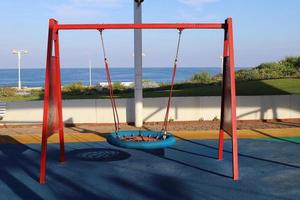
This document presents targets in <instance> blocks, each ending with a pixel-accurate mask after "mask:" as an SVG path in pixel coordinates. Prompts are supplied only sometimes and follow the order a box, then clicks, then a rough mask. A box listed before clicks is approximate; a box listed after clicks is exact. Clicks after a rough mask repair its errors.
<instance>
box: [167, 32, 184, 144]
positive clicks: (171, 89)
mask: <svg viewBox="0 0 300 200" xmlns="http://www.w3.org/2000/svg"><path fill="white" fill-rule="evenodd" d="M178 31H179V32H178V42H177V49H176V55H175V60H174V67H173V74H172V81H171V87H170V93H169V99H168V104H167V109H166V115H165V120H164V124H163V128H162V131H163V132H164V136H163V139H164V140H165V139H166V138H167V127H168V119H169V110H170V105H171V98H172V93H173V87H174V80H175V75H176V69H177V61H178V55H179V47H180V41H181V35H182V31H183V29H178Z"/></svg>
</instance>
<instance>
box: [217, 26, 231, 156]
mask: <svg viewBox="0 0 300 200" xmlns="http://www.w3.org/2000/svg"><path fill="white" fill-rule="evenodd" d="M225 24H226V22H225ZM228 53H229V51H228V30H227V26H226V27H225V29H224V47H223V80H222V98H221V120H220V122H221V124H220V131H219V151H218V159H219V160H222V159H223V146H224V130H223V124H224V109H225V95H226V87H225V86H226V79H227V74H226V72H227V69H228V67H229V66H228V62H227V61H228Z"/></svg>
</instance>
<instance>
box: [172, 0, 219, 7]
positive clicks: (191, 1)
mask: <svg viewBox="0 0 300 200" xmlns="http://www.w3.org/2000/svg"><path fill="white" fill-rule="evenodd" d="M177 1H178V2H179V3H182V4H184V5H186V6H190V7H197V8H199V7H202V6H204V5H206V4H210V3H216V2H218V1H219V0H177Z"/></svg>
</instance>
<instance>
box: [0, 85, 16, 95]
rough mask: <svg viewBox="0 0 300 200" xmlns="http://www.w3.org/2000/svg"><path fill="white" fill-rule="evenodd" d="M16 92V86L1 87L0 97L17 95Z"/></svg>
mask: <svg viewBox="0 0 300 200" xmlns="http://www.w3.org/2000/svg"><path fill="white" fill-rule="evenodd" d="M16 92H17V90H16V89H15V88H9V87H3V88H0V97H13V96H16Z"/></svg>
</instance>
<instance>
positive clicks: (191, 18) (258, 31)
mask: <svg viewBox="0 0 300 200" xmlns="http://www.w3.org/2000/svg"><path fill="white" fill-rule="evenodd" d="M299 10H300V1H299V0H251V1H243V0H164V1H161V0H145V1H144V3H143V21H144V22H223V21H224V19H225V18H226V17H228V16H232V17H233V20H234V35H235V53H236V66H237V67H251V66H255V65H257V64H259V63H261V62H267V61H275V60H279V59H281V58H284V57H285V56H292V55H300V12H299ZM0 17H1V19H2V20H1V29H0V30H1V34H0V68H7V67H15V66H16V61H17V59H16V56H15V55H12V54H11V49H13V48H23V49H27V50H29V52H30V53H29V54H28V55H26V56H23V60H22V61H23V63H22V64H23V66H24V67H44V64H45V55H46V43H47V31H48V19H49V18H56V19H57V20H58V21H59V22H60V23H131V22H132V21H133V0H1V1H0ZM104 36H105V39H106V47H107V51H108V56H109V57H110V62H111V66H112V67H117V66H120V67H128V66H132V65H133V57H132V52H133V32H132V31H129V30H126V31H111V30H108V31H105V35H104ZM143 39H144V40H143V47H144V52H145V54H146V57H144V66H145V67H171V65H172V62H173V59H174V54H175V47H176V39H177V31H176V30H145V31H144V32H143ZM222 40H223V33H222V31H216V30H213V31H210V30H204V31H203V30H202V31H201V30H200V31H199V30H186V31H184V34H183V40H182V48H181V52H180V66H183V67H210V66H212V67H214V66H219V65H220V59H219V57H220V55H221V54H222ZM60 42H61V64H62V67H70V66H75V67H85V66H87V64H88V60H89V59H92V61H93V64H94V66H97V67H100V66H102V60H101V59H102V53H101V52H100V46H99V45H100V44H99V33H98V32H97V31H64V32H61V33H60Z"/></svg>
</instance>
